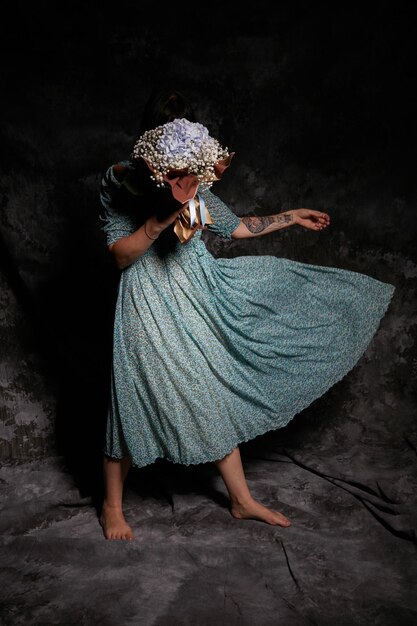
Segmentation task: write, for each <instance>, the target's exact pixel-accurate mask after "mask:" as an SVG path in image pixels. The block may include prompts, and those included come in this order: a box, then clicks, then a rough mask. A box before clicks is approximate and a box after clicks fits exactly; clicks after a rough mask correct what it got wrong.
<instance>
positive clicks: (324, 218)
mask: <svg viewBox="0 0 417 626" xmlns="http://www.w3.org/2000/svg"><path fill="white" fill-rule="evenodd" d="M291 212H292V214H293V217H294V223H295V224H299V225H300V226H304V228H309V229H310V230H323V228H326V226H329V224H330V216H329V215H328V214H327V213H323V212H322V211H314V210H313V209H294V210H293V211H291Z"/></svg>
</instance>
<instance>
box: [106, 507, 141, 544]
mask: <svg viewBox="0 0 417 626" xmlns="http://www.w3.org/2000/svg"><path fill="white" fill-rule="evenodd" d="M99 522H100V524H101V526H102V528H103V532H104V536H105V538H106V539H130V540H132V539H134V538H135V537H134V535H133V532H132V529H131V528H130V526H129V524H128V523H127V522H126V520H125V517H124V515H123V511H122V509H121V508H119V507H111V506H109V505H107V504H106V503H103V508H102V510H101V515H100V518H99Z"/></svg>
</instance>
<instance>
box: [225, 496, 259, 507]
mask: <svg viewBox="0 0 417 626" xmlns="http://www.w3.org/2000/svg"><path fill="white" fill-rule="evenodd" d="M230 502H231V504H232V506H236V507H237V506H240V507H247V506H249V505H250V504H253V502H254V499H253V498H252V496H251V495H248V496H230Z"/></svg>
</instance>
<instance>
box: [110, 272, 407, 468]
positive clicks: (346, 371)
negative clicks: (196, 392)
mask: <svg viewBox="0 0 417 626" xmlns="http://www.w3.org/2000/svg"><path fill="white" fill-rule="evenodd" d="M387 284H388V283H387ZM395 290H396V287H395V286H393V285H391V289H390V294H389V297H388V299H387V300H386V302H385V303H384V304H383V305H382V306H381V310H380V315H379V317H376V318H375V321H374V323H373V324H372V326H371V327H370V328H371V331H372V332H371V334H370V339H369V341H368V342H367V343H366V345H364V347H363V350H362V351H361V353H360V354H359V356H356V357H355V359H354V361H351V364H350V365H349V366H348V369H346V368H343V370H342V373H341V374H339V375H338V376H337V377H336V378H335V379H333V381H332V382H331V383H330V384H328V385H327V386H326V387H325V388H324V390H323V391H322V392H321V393H320V395H318V396H316V397H315V398H313V399H310V400H304V401H302V402H300V403H299V404H298V406H297V407H296V408H295V409H294V408H293V409H292V411H291V414H290V415H289V416H288V417H287V418H284V419H283V421H282V423H281V424H280V425H279V426H271V425H269V424H268V426H267V427H266V428H261V429H260V430H258V431H257V432H256V434H253V435H252V434H250V435H248V436H247V437H244V438H242V437H240V438H239V439H237V440H236V441H235V442H234V443H233V444H227V445H225V446H223V448H221V449H220V451H219V452H216V454H215V455H210V456H209V457H205V458H204V459H199V460H192V461H188V462H185V461H180V460H178V459H172V458H170V457H169V456H168V455H166V454H164V453H163V452H162V450H161V454H160V455H159V456H156V457H153V458H152V459H150V460H147V461H145V462H141V461H136V460H135V459H134V458H133V456H132V454H131V453H130V452H128V453H127V454H126V455H124V456H117V455H114V454H111V453H109V452H108V448H107V445H106V446H104V447H103V448H102V452H103V453H104V454H105V455H106V456H108V457H110V458H112V459H116V460H121V459H123V458H125V457H126V456H130V458H131V461H132V466H133V467H135V468H138V469H139V468H141V467H146V466H148V465H152V464H153V463H155V461H157V460H159V459H165V460H166V461H169V462H170V463H174V464H176V465H186V466H189V465H202V464H204V463H212V462H213V461H220V460H221V459H223V458H224V457H225V456H227V455H228V454H230V453H231V452H232V451H233V450H234V449H235V448H236V447H237V446H238V445H239V444H240V443H247V442H248V441H252V440H254V439H256V438H257V437H260V436H261V435H265V434H266V433H268V432H271V431H274V430H279V429H281V428H284V427H285V426H287V424H289V422H290V421H291V420H293V419H294V417H296V416H297V415H298V414H299V413H301V411H303V410H304V409H306V408H307V407H309V406H310V405H311V404H312V403H313V402H315V400H317V399H318V398H321V397H322V396H323V395H324V394H325V393H327V392H328V391H329V389H331V388H332V387H334V385H336V384H337V383H339V382H340V381H341V380H343V379H344V378H345V377H346V376H347V375H348V374H349V373H350V372H351V371H352V370H353V369H354V367H355V366H356V364H357V363H358V362H359V360H360V359H361V358H362V356H363V355H364V354H365V352H366V350H367V349H368V347H369V345H370V343H371V341H372V339H373V338H374V336H375V333H376V332H377V330H378V328H379V325H380V323H381V320H382V318H383V317H384V315H385V313H386V311H387V309H388V307H389V305H390V303H391V301H392V298H393V296H394V292H395Z"/></svg>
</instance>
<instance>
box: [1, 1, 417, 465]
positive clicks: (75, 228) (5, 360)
mask: <svg viewBox="0 0 417 626" xmlns="http://www.w3.org/2000/svg"><path fill="white" fill-rule="evenodd" d="M102 6H104V5H103V3H101V4H96V3H78V2H73V3H71V8H69V5H68V7H66V8H65V7H62V6H60V5H59V4H56V3H31V4H30V3H29V4H28V5H27V6H23V4H22V3H15V7H14V8H15V9H16V7H17V8H18V12H19V16H18V17H19V19H18V20H16V19H14V18H11V19H10V21H9V22H8V21H3V24H2V45H3V46H4V54H3V55H2V73H3V79H2V85H3V86H4V87H5V89H4V90H3V95H2V99H1V109H2V116H1V142H0V151H1V186H0V198H1V214H0V237H1V238H0V246H1V248H0V250H1V257H0V263H1V265H0V270H1V273H0V281H1V302H0V306H1V308H0V337H1V355H0V367H1V375H0V384H1V398H0V418H1V443H0V455H1V458H3V459H4V460H6V459H7V460H12V461H15V460H16V461H17V460H22V459H31V458H42V457H44V456H45V455H48V454H55V453H58V454H59V455H63V456H64V457H65V458H66V460H67V463H68V464H69V465H70V467H71V468H72V469H73V470H74V472H75V473H77V472H79V473H80V474H82V475H83V476H84V477H85V476H89V475H90V476H91V472H90V473H89V472H85V469H86V468H88V467H89V465H90V464H92V465H94V467H96V464H97V459H98V458H99V452H98V451H99V448H100V444H101V440H100V437H101V436H102V432H103V421H104V419H105V411H106V405H107V390H108V381H109V367H110V354H111V332H112V316H113V307H114V303H115V295H116V285H117V278H118V270H116V268H115V267H114V266H113V263H112V260H111V258H110V255H109V253H108V251H107V248H106V246H105V239H104V235H103V233H102V232H101V231H100V223H99V219H98V214H99V211H100V205H99V199H98V189H99V183H100V178H101V176H102V174H103V172H104V171H105V169H106V168H107V167H108V166H109V165H110V164H112V163H114V162H116V161H117V160H120V159H123V158H127V157H128V155H129V153H130V151H131V148H132V145H133V143H134V141H135V140H136V138H137V131H138V127H139V122H140V116H141V113H142V110H143V106H144V103H145V101H146V99H147V97H148V95H149V93H150V90H151V88H152V87H154V86H155V85H159V84H161V85H164V84H173V85H176V86H178V87H179V88H181V89H183V90H184V91H185V92H186V93H187V94H188V95H189V97H190V98H191V100H192V101H193V102H194V105H195V108H196V110H197V114H198V117H199V119H200V121H201V122H202V123H204V124H205V125H206V126H207V127H208V128H209V129H210V131H211V134H212V135H214V136H216V137H218V138H219V140H221V141H222V142H223V143H224V144H225V145H227V146H228V147H229V148H230V149H233V150H234V151H235V152H236V156H235V159H234V160H233V163H232V166H231V167H230V168H229V170H228V171H227V173H226V174H225V176H224V179H223V180H222V181H221V183H219V184H218V187H215V188H213V191H214V192H215V193H217V194H218V195H219V196H220V197H221V198H222V199H223V200H225V201H226V202H227V203H228V204H229V206H231V208H232V209H233V210H234V211H235V212H236V213H237V214H238V215H245V214H248V213H250V212H253V211H255V212H257V213H258V214H259V215H266V214H270V213H276V212H279V211H281V210H286V209H289V208H297V207H310V208H315V209H323V210H325V211H327V212H328V213H329V214H330V215H331V218H332V223H331V227H330V228H329V229H327V230H325V231H323V232H322V233H313V232H312V231H304V230H301V229H299V228H298V227H294V228H292V229H288V230H284V231H280V232H278V233H273V234H271V235H267V236H264V237H261V238H258V239H256V240H241V241H234V242H232V243H230V244H229V243H227V242H224V241H222V240H219V239H216V238H214V237H213V235H211V234H210V235H209V234H208V233H205V234H204V238H205V240H206V243H207V246H208V247H209V249H210V250H211V251H212V252H213V254H215V255H223V256H234V255H241V254H251V255H256V254H274V255H278V256H285V257H288V258H291V259H295V260H300V261H303V262H311V263H319V264H323V265H335V266H338V267H342V268H346V269H353V270H356V271H361V272H364V273H367V274H369V275H371V276H374V277H375V278H378V279H380V280H385V281H387V282H391V283H393V284H395V285H396V286H397V287H398V291H397V293H396V297H395V300H394V301H393V303H392V305H391V307H392V308H391V309H390V314H389V318H388V319H387V320H384V321H383V328H385V331H384V330H383V331H382V332H385V334H383V335H381V340H380V343H379V344H375V345H379V353H378V355H377V356H376V358H378V359H383V361H384V363H386V370H384V372H383V375H382V374H381V371H382V370H381V369H380V370H378V372H379V375H380V378H379V379H378V380H376V381H372V384H371V383H370V384H368V385H364V386H362V387H360V386H358V387H357V388H356V389H355V391H354V393H355V394H356V395H355V397H356V400H357V401H360V403H361V404H362V407H363V417H364V418H366V416H367V414H368V412H369V410H370V407H375V406H377V407H378V411H380V413H381V414H384V415H385V418H384V421H385V423H386V424H390V426H389V428H392V429H393V430H395V427H394V425H393V420H398V423H399V422H401V420H405V419H406V417H405V416H406V415H407V416H408V418H409V420H411V416H412V415H413V410H415V403H414V400H415V395H414V394H415V385H416V381H417V371H416V370H417V363H416V352H415V341H416V317H417V313H416V285H417V264H416V263H417V254H416V245H415V244H416V237H417V217H416V204H415V197H416V194H415V192H416V186H415V180H416V177H415V173H414V170H415V162H414V161H415V156H414V152H415V137H414V135H413V129H414V116H415V110H414V107H415V101H414V99H413V95H412V94H413V92H412V87H413V82H414V79H413V67H412V65H411V58H412V57H413V53H414V49H413V48H414V47H415V44H414V35H413V34H412V33H411V27H410V21H409V16H408V15H407V12H406V10H405V9H404V10H402V9H401V7H398V5H397V6H396V10H395V12H393V11H392V10H391V8H390V7H388V6H386V7H384V6H382V7H381V6H378V8H377V9H375V11H374V12H373V13H372V14H371V13H369V14H363V13H361V10H360V9H359V8H358V5H355V6H353V5H350V4H347V3H346V4H344V6H343V7H342V8H335V7H333V8H332V9H330V10H329V9H327V8H326V9H324V8H323V6H321V7H320V6H318V5H317V3H313V2H305V3H298V4H294V3H292V2H291V3H290V2H284V3H279V4H278V6H277V8H275V10H274V12H273V13H272V14H271V11H270V9H268V5H267V4H265V5H262V3H260V4H259V3H256V11H255V10H253V11H252V12H249V9H248V8H247V7H246V5H245V4H244V3H242V4H241V5H236V6H233V5H229V6H224V5H222V4H216V3H214V4H213V3H210V4H209V5H207V6H201V7H200V6H199V5H198V6H197V5H195V6H194V7H193V6H192V5H190V7H189V8H188V9H186V8H184V7H182V8H174V7H172V8H168V9H165V10H163V11H162V10H161V9H160V7H159V6H155V7H153V8H151V9H150V11H151V13H150V14H148V15H147V17H146V18H145V14H144V12H143V11H142V8H141V3H136V2H125V3H122V4H116V5H114V7H112V9H111V12H110V11H109V12H105V10H104V9H103V8H102ZM254 6H255V5H254ZM271 6H272V4H271ZM15 17H17V15H16V16H15ZM374 356H375V355H374V354H370V357H371V359H372V357H374ZM370 371H371V370H368V374H369V373H370ZM343 384H344V383H342V385H343ZM397 392H398V393H397ZM394 393H397V395H396V398H397V400H396V402H397V404H395V406H393V405H392V402H391V400H390V399H392V397H393V396H394ZM369 394H371V395H369ZM398 398H400V400H401V402H402V405H401V406H399V405H398V402H399V400H398ZM334 401H335V402H336V396H335V400H334ZM408 418H407V419H408ZM299 427H300V425H299ZM404 428H405V427H404ZM413 428H414V427H413V426H412V421H408V422H407V432H408V435H407V436H408V439H409V441H410V445H414V444H413V443H412V441H415V440H416V439H414V440H413V437H415V429H414V430H413ZM413 433H414V434H413ZM357 435H358V436H360V432H358V433H357ZM92 465H91V466H92Z"/></svg>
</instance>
